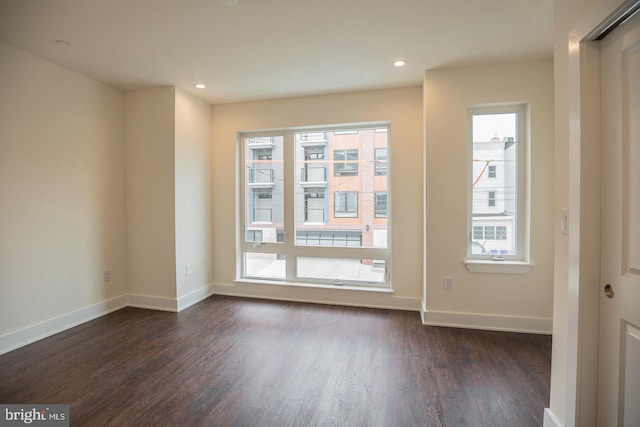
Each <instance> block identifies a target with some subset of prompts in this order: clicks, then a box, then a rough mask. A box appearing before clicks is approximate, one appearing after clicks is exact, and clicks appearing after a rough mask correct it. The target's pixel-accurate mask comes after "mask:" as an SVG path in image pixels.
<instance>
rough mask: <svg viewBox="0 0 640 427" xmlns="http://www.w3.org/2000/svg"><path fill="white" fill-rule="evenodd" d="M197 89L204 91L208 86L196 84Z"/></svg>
mask: <svg viewBox="0 0 640 427" xmlns="http://www.w3.org/2000/svg"><path fill="white" fill-rule="evenodd" d="M194 86H195V87H197V88H198V89H204V88H205V87H206V86H205V85H204V84H202V83H196V84H194Z"/></svg>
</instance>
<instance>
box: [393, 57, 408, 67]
mask: <svg viewBox="0 0 640 427" xmlns="http://www.w3.org/2000/svg"><path fill="white" fill-rule="evenodd" d="M405 65H407V61H405V60H404V59H396V60H395V61H393V66H394V67H404V66H405Z"/></svg>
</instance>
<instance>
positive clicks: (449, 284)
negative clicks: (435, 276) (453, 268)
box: [442, 277, 453, 291]
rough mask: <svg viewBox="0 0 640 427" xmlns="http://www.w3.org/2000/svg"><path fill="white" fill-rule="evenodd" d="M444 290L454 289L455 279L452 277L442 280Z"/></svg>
mask: <svg viewBox="0 0 640 427" xmlns="http://www.w3.org/2000/svg"><path fill="white" fill-rule="evenodd" d="M442 289H446V290H447V291H450V290H452V289H453V279H452V278H451V277H445V278H444V279H443V280H442Z"/></svg>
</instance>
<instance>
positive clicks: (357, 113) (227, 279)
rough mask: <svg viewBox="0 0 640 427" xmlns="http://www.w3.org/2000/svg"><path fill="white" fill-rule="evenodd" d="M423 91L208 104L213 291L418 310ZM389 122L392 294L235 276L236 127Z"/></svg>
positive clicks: (420, 267)
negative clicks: (250, 281) (246, 280)
mask: <svg viewBox="0 0 640 427" xmlns="http://www.w3.org/2000/svg"><path fill="white" fill-rule="evenodd" d="M421 104H422V91H421V89H420V87H410V88H402V89H389V90H378V91H365V92H353V93H345V94H337V95H323V96H309V97H303V98H290V99H278V100H271V101H262V102H251V103H240V104H228V105H219V106H214V107H213V110H212V126H213V136H212V137H213V140H212V144H213V145H212V147H213V150H212V151H213V152H212V169H213V219H214V229H213V245H214V266H213V271H214V276H213V277H214V279H213V280H214V283H215V284H216V285H217V287H216V291H217V292H224V293H233V294H240V295H250V296H261V297H267V298H269V297H271V298H283V299H297V300H310V301H318V302H338V303H344V304H355V305H358V304H369V305H374V306H386V307H403V308H411V309H415V310H417V309H418V308H419V300H420V298H421V292H422V235H423V233H422V192H423V190H422V189H423V186H422V127H421V125H422V118H421V111H422V106H421ZM383 120H389V121H390V122H391V134H390V140H391V141H390V159H391V166H390V168H391V171H392V172H391V174H392V175H391V176H392V178H391V215H392V218H393V219H392V225H391V232H392V241H391V250H392V262H391V281H392V286H393V289H394V291H395V293H394V294H393V295H388V294H383V293H380V292H377V293H367V292H362V291H346V290H331V289H321V290H318V289H309V288H306V289H305V288H297V287H287V288H284V287H276V286H266V285H252V284H247V283H234V280H235V278H236V252H235V250H233V249H232V246H231V245H232V242H234V241H235V232H236V209H235V207H236V197H235V194H236V188H235V181H236V134H237V132H238V131H246V130H253V129H273V128H287V127H295V126H309V125H324V124H339V123H353V122H367V121H383Z"/></svg>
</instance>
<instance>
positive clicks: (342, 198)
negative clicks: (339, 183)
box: [333, 191, 358, 218]
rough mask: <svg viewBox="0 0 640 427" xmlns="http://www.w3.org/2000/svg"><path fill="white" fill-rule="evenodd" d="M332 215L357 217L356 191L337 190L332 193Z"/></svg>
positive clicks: (336, 216)
mask: <svg viewBox="0 0 640 427" xmlns="http://www.w3.org/2000/svg"><path fill="white" fill-rule="evenodd" d="M333 216H334V217H335V218H357V217H358V192H357V191H337V192H336V193H334V206H333Z"/></svg>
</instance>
